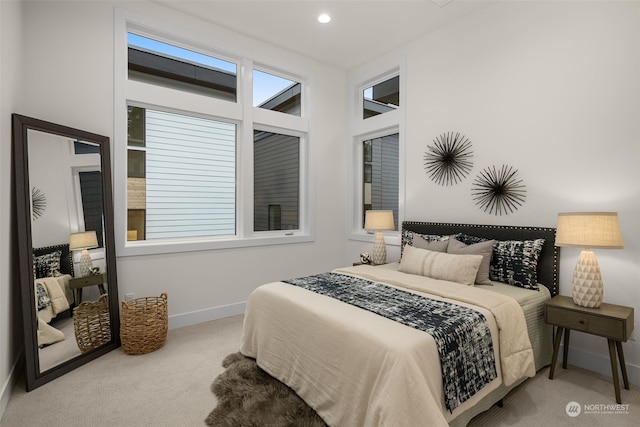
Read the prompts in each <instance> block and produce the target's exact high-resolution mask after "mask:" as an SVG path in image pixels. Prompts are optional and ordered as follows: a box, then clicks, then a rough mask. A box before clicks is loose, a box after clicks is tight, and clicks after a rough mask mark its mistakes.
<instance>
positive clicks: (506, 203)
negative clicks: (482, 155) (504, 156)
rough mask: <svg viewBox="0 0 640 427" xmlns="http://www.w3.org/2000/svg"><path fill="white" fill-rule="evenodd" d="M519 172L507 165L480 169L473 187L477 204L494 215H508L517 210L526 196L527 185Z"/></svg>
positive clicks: (472, 190) (472, 191)
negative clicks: (519, 175) (519, 177)
mask: <svg viewBox="0 0 640 427" xmlns="http://www.w3.org/2000/svg"><path fill="white" fill-rule="evenodd" d="M517 174H518V170H517V169H514V168H513V167H511V166H507V165H502V167H500V168H496V166H491V167H488V168H485V169H483V170H482V171H480V173H479V174H478V176H476V178H475V179H474V181H473V187H472V189H471V196H472V197H473V200H475V203H476V205H477V206H478V207H480V209H483V210H484V211H485V212H488V213H489V214H493V215H503V214H504V215H508V214H509V213H513V212H514V211H516V210H517V209H518V208H519V207H520V206H522V204H523V203H524V201H525V197H526V195H525V193H526V190H525V185H524V184H523V183H522V180H521V179H518V178H517Z"/></svg>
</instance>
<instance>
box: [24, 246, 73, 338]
mask: <svg viewBox="0 0 640 427" xmlns="http://www.w3.org/2000/svg"><path fill="white" fill-rule="evenodd" d="M33 277H34V295H35V302H34V303H35V305H36V313H37V321H38V346H39V347H43V346H45V345H50V344H54V343H56V342H59V341H62V340H64V339H65V337H64V333H62V331H59V330H58V329H56V328H55V327H53V326H51V324H50V323H51V321H52V320H53V319H55V318H56V317H58V316H59V315H60V314H62V313H68V312H69V309H70V307H71V304H72V303H73V301H74V300H73V291H72V289H71V288H70V287H69V280H70V279H71V278H72V277H73V258H72V256H71V252H70V251H69V245H68V244H60V245H53V246H47V247H42V248H36V249H34V250H33Z"/></svg>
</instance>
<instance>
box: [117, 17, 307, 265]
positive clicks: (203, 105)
mask: <svg viewBox="0 0 640 427" xmlns="http://www.w3.org/2000/svg"><path fill="white" fill-rule="evenodd" d="M124 14H126V12H122V11H121V13H119V14H118V15H119V17H118V19H117V20H116V22H117V24H116V26H120V28H121V29H122V30H123V32H126V34H127V37H126V45H125V44H124V40H125V39H124V38H120V37H116V38H115V43H116V46H117V52H122V53H125V52H126V55H120V56H118V55H117V56H116V67H119V69H122V70H126V71H127V74H126V78H125V79H124V80H121V86H120V87H121V89H120V90H119V89H118V78H117V76H116V90H115V92H116V104H120V103H121V102H122V98H119V97H118V93H120V94H121V95H123V94H124V98H125V101H126V106H127V109H126V124H125V123H124V122H123V120H122V119H121V118H120V119H117V121H118V120H120V122H119V124H118V123H117V124H116V127H117V129H119V130H118V133H119V134H120V135H123V140H124V131H125V130H126V141H127V142H126V145H125V144H122V143H119V142H118V141H119V140H120V139H119V138H115V141H116V147H115V150H116V154H115V155H116V157H118V158H119V159H122V160H121V161H120V162H119V163H116V162H114V164H115V168H116V176H115V178H114V179H115V180H116V188H119V189H121V190H122V192H119V191H118V190H116V192H115V197H116V201H115V202H116V203H115V208H116V210H117V211H119V212H121V213H120V214H119V215H116V240H117V242H118V245H119V250H120V251H121V253H122V254H123V255H125V256H126V255H138V254H147V253H149V254H150V253H166V252H174V251H187V250H200V249H214V248H224V247H237V246H248V245H267V244H273V243H278V244H280V243H288V242H291V243H297V242H303V241H309V240H311V239H312V238H313V236H312V234H311V230H312V229H311V225H310V221H309V220H308V216H309V213H310V203H312V202H311V200H312V197H308V196H307V195H306V194H305V192H306V191H308V189H309V187H308V186H309V184H308V183H309V178H308V177H307V170H306V165H307V164H308V159H306V156H307V153H308V151H309V150H308V140H309V136H308V133H307V132H308V118H307V117H305V111H308V109H306V108H305V102H304V101H305V84H304V80H303V79H302V78H300V77H297V76H295V75H289V74H288V73H285V72H282V71H277V72H276V71H271V70H270V66H268V65H267V64H260V66H259V67H258V66H254V63H253V61H252V60H251V59H249V58H243V57H241V56H236V55H229V54H221V53H220V52H215V53H214V52H212V51H211V47H210V46H206V45H203V44H202V43H203V41H202V40H200V41H199V42H198V43H195V44H191V43H190V42H189V41H188V40H185V39H182V38H180V36H176V37H175V38H173V37H172V36H170V35H169V34H168V33H166V32H161V31H158V32H157V33H155V30H153V29H152V27H151V26H150V25H149V24H144V23H138V22H133V21H130V20H129V19H128V18H127V17H126V16H124ZM121 34H122V33H121ZM281 69H282V68H281V67H280V68H279V70H281ZM247 70H248V71H249V73H247ZM250 85H253V87H251V86H250ZM252 89H253V90H252ZM247 107H248V108H247ZM119 144H120V145H119ZM124 164H126V168H125V167H123V166H118V165H124ZM118 168H119V169H118ZM125 188H126V191H125ZM120 194H122V195H120Z"/></svg>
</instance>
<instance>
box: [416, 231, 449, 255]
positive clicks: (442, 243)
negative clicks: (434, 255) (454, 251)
mask: <svg viewBox="0 0 640 427" xmlns="http://www.w3.org/2000/svg"><path fill="white" fill-rule="evenodd" d="M447 237H449V236H447ZM451 240H452V239H446V240H431V241H429V240H426V239H425V238H424V237H422V236H421V235H419V234H418V235H416V236H413V247H414V248H419V249H428V250H430V251H434V252H447V247H448V246H449V242H450V241H451Z"/></svg>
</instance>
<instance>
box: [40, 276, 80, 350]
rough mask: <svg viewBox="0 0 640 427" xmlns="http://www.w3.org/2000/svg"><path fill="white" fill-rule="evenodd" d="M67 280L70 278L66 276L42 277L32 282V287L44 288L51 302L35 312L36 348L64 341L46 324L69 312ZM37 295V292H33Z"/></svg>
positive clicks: (58, 332)
mask: <svg viewBox="0 0 640 427" xmlns="http://www.w3.org/2000/svg"><path fill="white" fill-rule="evenodd" d="M69 279H71V276H70V275H68V274H64V275H62V276H58V277H42V278H39V279H36V280H35V282H34V286H36V285H37V284H38V283H39V284H41V285H42V286H44V289H45V290H46V292H47V294H48V295H49V299H50V300H51V304H50V305H48V306H46V307H45V308H43V309H42V310H37V313H38V314H37V315H38V346H43V345H46V344H53V343H55V342H58V341H62V340H64V333H62V331H59V330H57V329H55V328H54V327H53V326H51V325H49V324H48V323H49V322H51V320H52V319H54V318H55V317H56V316H57V315H58V314H60V313H62V312H63V311H66V310H69V307H70V306H69V299H68V295H69V294H71V288H69ZM35 294H36V295H37V292H35ZM35 304H36V307H37V305H38V303H37V301H36V302H35Z"/></svg>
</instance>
